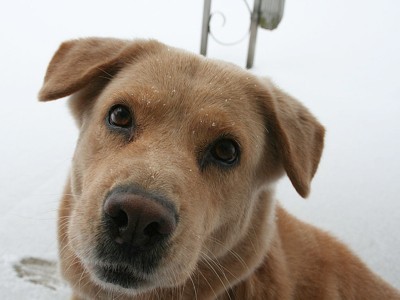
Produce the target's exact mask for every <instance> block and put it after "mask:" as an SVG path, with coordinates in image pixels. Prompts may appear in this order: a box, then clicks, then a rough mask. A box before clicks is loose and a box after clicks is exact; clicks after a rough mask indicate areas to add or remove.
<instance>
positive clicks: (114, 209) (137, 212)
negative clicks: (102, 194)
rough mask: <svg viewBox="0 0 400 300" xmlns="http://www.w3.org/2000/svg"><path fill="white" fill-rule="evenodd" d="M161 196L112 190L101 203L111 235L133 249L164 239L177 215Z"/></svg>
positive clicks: (170, 233)
mask: <svg viewBox="0 0 400 300" xmlns="http://www.w3.org/2000/svg"><path fill="white" fill-rule="evenodd" d="M167 204H169V203H167V202H166V201H165V200H163V199H161V200H160V199H159V198H156V197H152V196H151V195H140V194H136V193H112V194H111V195H109V196H108V197H107V198H106V201H105V203H104V208H103V209H104V215H105V218H106V220H107V222H106V223H107V227H108V229H109V232H110V234H111V238H112V239H113V240H114V241H115V242H116V243H117V244H121V245H122V244H123V245H128V246H130V247H133V248H135V249H137V250H144V249H148V248H151V247H153V246H155V245H157V244H159V243H161V242H162V241H164V240H166V239H167V238H168V237H169V236H171V235H172V234H173V232H174V231H175V229H176V226H177V215H176V212H175V211H174V209H173V207H171V206H170V205H167Z"/></svg>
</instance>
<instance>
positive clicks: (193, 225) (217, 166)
mask: <svg viewBox="0 0 400 300" xmlns="http://www.w3.org/2000/svg"><path fill="white" fill-rule="evenodd" d="M68 95H72V97H71V99H70V105H71V108H72V112H73V114H74V116H75V118H76V120H77V123H78V126H79V128H80V136H79V141H78V145H77V148H76V152H75V155H74V159H73V166H72V171H71V174H70V177H69V179H68V181H67V185H66V189H65V193H64V195H63V198H62V202H61V206H60V211H59V246H60V259H61V270H62V274H63V276H64V277H65V278H66V279H67V280H68V281H69V283H70V284H71V286H72V289H73V293H74V297H75V298H76V299H114V298H115V299H190V300H192V299H201V300H204V299H279V300H283V299H379V300H382V299H400V295H399V293H398V292H397V291H396V290H395V289H393V288H392V287H390V286H389V285H388V284H387V283H385V282H384V281H383V280H382V279H380V278H379V277H378V276H376V275H374V274H373V273H372V272H371V271H369V270H368V269H367V267H366V266H365V265H364V264H363V263H362V262H361V261H360V260H359V259H358V258H357V257H355V256H354V255H353V254H352V253H351V252H350V251H349V250H348V249H347V248H346V247H345V246H344V245H342V244H341V243H340V242H338V241H336V240H335V239H334V238H332V237H330V236H329V235H327V234H326V233H324V232H322V231H320V230H318V229H316V228H314V227H312V226H310V225H307V224H304V223H302V222H301V221H299V220H297V219H296V218H294V217H293V216H291V215H289V214H288V213H287V212H285V211H284V210H283V209H282V208H281V207H280V206H279V205H278V204H277V203H276V202H275V200H274V196H273V193H274V184H275V183H276V181H277V180H278V179H279V178H280V177H281V176H282V175H283V174H284V172H286V174H287V175H288V176H289V178H290V180H291V182H292V183H293V186H294V187H295V188H296V190H297V191H298V193H299V194H300V195H301V196H303V197H306V196H307V195H308V193H309V185H310V181H311V179H312V177H313V176H314V173H315V172H316V169H317V166H318V163H319V160H320V157H321V152H322V148H323V138H324V129H323V127H322V126H321V125H320V124H319V123H318V121H317V120H316V119H315V118H314V117H313V116H312V115H311V114H310V113H309V112H308V110H307V109H306V108H304V107H303V106H302V105H301V104H300V103H299V102H297V101H296V100H295V99H293V98H291V97H290V96H288V95H286V94H285V93H284V92H282V91H281V90H279V89H277V88H276V87H274V86H273V85H272V84H271V83H270V82H269V81H267V80H265V79H259V78H257V77H255V76H253V75H252V74H250V73H248V72H246V71H244V70H241V69H240V68H238V67H235V66H232V65H230V64H226V63H223V62H218V61H213V60H209V59H206V58H204V57H201V56H198V55H193V54H189V53H186V52H184V51H181V50H177V49H174V48H169V47H167V46H165V45H163V44H161V43H158V42H156V41H143V40H138V41H133V42H130V41H122V40H113V39H82V40H74V41H70V42H66V43H64V44H63V45H62V46H61V47H60V49H59V50H58V51H57V53H56V54H55V56H54V57H53V59H52V61H51V62H50V65H49V67H48V70H47V74H46V77H45V82H44V86H43V88H42V90H41V91H40V95H39V97H40V100H42V101H47V100H53V99H58V98H61V97H64V96H68Z"/></svg>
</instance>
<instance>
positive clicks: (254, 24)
mask: <svg viewBox="0 0 400 300" xmlns="http://www.w3.org/2000/svg"><path fill="white" fill-rule="evenodd" d="M260 5H261V0H254V8H253V12H252V14H251V24H250V39H249V50H248V52H247V64H246V68H247V69H250V68H251V67H253V62H254V52H255V51H256V40H257V29H258V22H259V18H260Z"/></svg>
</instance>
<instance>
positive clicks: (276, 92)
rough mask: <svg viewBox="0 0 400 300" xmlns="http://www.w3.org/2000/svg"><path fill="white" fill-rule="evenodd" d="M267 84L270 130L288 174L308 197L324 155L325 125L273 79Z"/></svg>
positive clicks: (264, 98)
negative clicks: (272, 81) (273, 81)
mask: <svg viewBox="0 0 400 300" xmlns="http://www.w3.org/2000/svg"><path fill="white" fill-rule="evenodd" d="M266 85H267V89H264V91H263V92H262V101H263V103H264V105H265V109H266V118H267V120H266V122H267V124H268V125H267V126H268V130H269V131H270V133H272V134H273V139H274V141H275V148H276V151H277V152H278V155H279V157H280V159H281V160H282V163H283V167H284V169H285V171H286V174H287V175H288V177H289V179H290V181H291V182H292V184H293V186H294V187H295V189H296V191H297V192H298V193H299V194H300V195H301V196H302V197H303V198H305V197H307V196H308V194H309V193H310V183H311V180H312V178H313V177H314V174H315V172H316V171H317V168H318V164H319V161H320V158H321V154H322V149H323V146H324V134H325V129H324V127H323V126H322V125H321V124H320V123H319V122H318V120H317V119H316V118H315V117H314V116H313V115H312V114H311V113H310V112H309V111H308V110H307V109H306V108H305V107H304V106H303V105H302V104H301V103H300V102H299V101H297V100H296V99H294V98H292V97H291V96H289V95H288V94H286V93H285V92H283V91H281V90H280V89H278V88H277V87H275V86H274V85H272V84H271V83H269V82H267V83H266ZM265 87H266V86H265V85H264V88H265Z"/></svg>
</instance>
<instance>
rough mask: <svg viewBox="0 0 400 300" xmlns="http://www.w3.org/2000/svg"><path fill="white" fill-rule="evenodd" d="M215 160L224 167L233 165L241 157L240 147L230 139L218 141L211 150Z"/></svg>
mask: <svg viewBox="0 0 400 300" xmlns="http://www.w3.org/2000/svg"><path fill="white" fill-rule="evenodd" d="M210 153H211V155H212V156H213V158H214V160H216V161H217V162H219V163H222V164H224V165H233V164H234V163H235V162H236V161H237V160H238V157H239V146H238V145H237V143H236V142H235V141H233V140H230V139H221V140H219V141H217V142H216V143H215V144H214V145H213V146H212V148H211V150H210Z"/></svg>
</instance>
